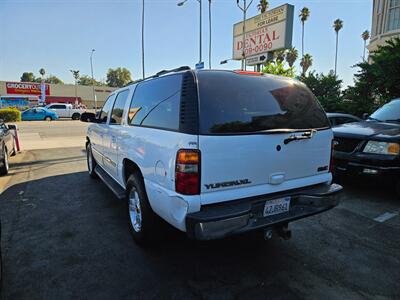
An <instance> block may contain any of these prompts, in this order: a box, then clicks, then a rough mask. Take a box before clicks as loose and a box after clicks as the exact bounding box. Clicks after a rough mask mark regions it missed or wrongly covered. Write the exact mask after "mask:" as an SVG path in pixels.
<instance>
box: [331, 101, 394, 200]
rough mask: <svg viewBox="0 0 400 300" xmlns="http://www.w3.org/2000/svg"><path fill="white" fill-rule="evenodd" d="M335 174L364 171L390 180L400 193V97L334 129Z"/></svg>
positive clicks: (373, 176)
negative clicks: (361, 118)
mask: <svg viewBox="0 0 400 300" xmlns="http://www.w3.org/2000/svg"><path fill="white" fill-rule="evenodd" d="M333 132H334V135H335V142H336V145H335V148H334V149H335V151H334V171H335V175H337V176H343V175H363V176H368V177H372V178H374V179H382V180H384V181H385V182H390V183H393V184H394V185H395V186H396V188H397V191H398V193H399V194H400V99H396V100H392V101H391V102H389V103H387V104H385V105H384V106H382V107H381V108H379V109H378V110H377V111H375V112H374V113H373V114H372V115H371V116H370V117H368V119H367V120H365V121H361V122H356V123H349V124H344V125H341V126H338V127H335V128H334V129H333Z"/></svg>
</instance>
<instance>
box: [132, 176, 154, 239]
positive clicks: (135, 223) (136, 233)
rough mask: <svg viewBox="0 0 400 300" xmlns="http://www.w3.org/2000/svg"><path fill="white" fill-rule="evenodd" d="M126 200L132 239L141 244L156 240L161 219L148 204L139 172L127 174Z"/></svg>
mask: <svg viewBox="0 0 400 300" xmlns="http://www.w3.org/2000/svg"><path fill="white" fill-rule="evenodd" d="M126 200H127V201H126V204H127V215H128V223H129V229H130V231H131V233H132V236H133V239H134V240H135V241H136V242H137V243H138V244H141V245H145V244H148V243H149V242H153V241H155V240H157V238H158V236H159V233H160V230H159V228H160V225H161V220H160V218H159V217H158V216H157V215H156V214H155V213H154V212H153V210H152V208H151V206H150V203H149V200H148V198H147V194H146V190H145V188H144V182H143V178H142V176H141V175H140V174H139V173H135V174H132V175H131V176H129V179H128V181H127V183H126Z"/></svg>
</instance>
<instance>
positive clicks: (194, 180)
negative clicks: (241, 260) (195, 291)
mask: <svg viewBox="0 0 400 300" xmlns="http://www.w3.org/2000/svg"><path fill="white" fill-rule="evenodd" d="M81 120H82V121H86V122H87V121H91V122H93V124H91V125H90V126H89V128H88V132H87V143H86V149H87V164H88V170H89V174H90V176H91V177H100V178H101V179H102V180H103V181H104V182H105V183H106V185H107V186H108V187H110V188H111V190H112V191H113V192H114V193H115V194H116V195H117V197H118V198H120V199H125V201H126V214H127V216H128V224H129V228H130V230H131V233H132V235H133V238H134V239H135V240H136V241H137V242H139V243H143V242H147V241H149V240H151V239H153V238H154V237H155V236H157V235H160V232H162V231H160V228H159V227H158V225H161V224H163V223H162V222H160V219H159V218H160V217H161V218H162V219H164V220H165V221H166V222H168V223H169V224H171V225H172V226H174V227H176V228H177V229H179V230H181V231H184V232H186V233H187V235H188V236H189V237H191V238H194V239H200V240H209V239H217V238H222V237H225V236H228V235H232V234H239V233H244V232H248V231H251V230H261V231H263V232H264V237H265V238H270V237H271V236H272V232H276V233H277V234H278V235H280V236H281V237H283V238H289V237H290V231H289V230H288V224H289V223H290V222H292V221H295V220H298V219H301V218H306V217H309V216H312V215H315V214H318V213H322V212H324V211H326V210H329V209H331V208H333V207H335V206H336V205H337V204H338V203H339V197H340V191H341V190H342V187H341V186H340V185H336V184H332V183H331V181H332V174H331V172H330V161H331V154H332V140H333V134H332V130H331V126H330V124H329V121H328V119H327V117H326V114H325V112H324V111H323V110H322V109H321V107H320V105H319V104H318V103H317V101H316V100H315V97H314V95H313V94H312V92H311V91H310V90H309V89H308V88H307V87H306V86H305V85H304V84H302V83H300V82H298V81H296V80H292V79H288V78H285V77H278V76H272V75H263V74H261V73H257V72H244V71H235V72H234V71H216V70H202V71H195V70H191V69H190V68H188V67H181V68H178V69H175V70H171V71H162V72H160V73H158V74H156V75H155V76H152V77H151V78H148V79H146V80H143V81H141V82H139V83H134V84H131V85H129V86H127V87H124V88H121V89H119V90H117V91H114V92H113V93H112V94H111V95H110V96H109V97H108V99H107V100H106V102H105V104H104V106H103V108H102V110H101V112H100V115H99V116H98V117H97V118H96V117H95V115H94V114H90V113H86V114H84V115H82V118H81Z"/></svg>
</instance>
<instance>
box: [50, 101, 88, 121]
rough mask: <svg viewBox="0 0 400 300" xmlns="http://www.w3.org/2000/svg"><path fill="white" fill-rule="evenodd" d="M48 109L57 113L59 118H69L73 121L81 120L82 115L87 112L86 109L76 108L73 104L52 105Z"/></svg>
mask: <svg viewBox="0 0 400 300" xmlns="http://www.w3.org/2000/svg"><path fill="white" fill-rule="evenodd" d="M46 108H47V109H48V110H50V111H52V112H55V113H56V114H57V116H58V117H59V118H68V119H72V120H79V119H80V117H81V114H83V113H84V112H85V111H86V109H84V108H74V107H73V106H72V104H66V103H52V104H49V105H47V106H46Z"/></svg>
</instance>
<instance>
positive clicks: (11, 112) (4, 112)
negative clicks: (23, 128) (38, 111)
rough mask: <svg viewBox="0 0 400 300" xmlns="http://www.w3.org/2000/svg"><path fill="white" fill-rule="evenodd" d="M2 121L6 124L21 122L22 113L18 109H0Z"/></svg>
mask: <svg viewBox="0 0 400 300" xmlns="http://www.w3.org/2000/svg"><path fill="white" fill-rule="evenodd" d="M0 119H2V120H3V121H4V122H5V123H8V122H18V121H21V112H20V111H19V110H18V109H16V108H2V109H0Z"/></svg>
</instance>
